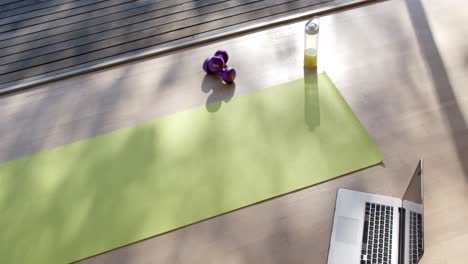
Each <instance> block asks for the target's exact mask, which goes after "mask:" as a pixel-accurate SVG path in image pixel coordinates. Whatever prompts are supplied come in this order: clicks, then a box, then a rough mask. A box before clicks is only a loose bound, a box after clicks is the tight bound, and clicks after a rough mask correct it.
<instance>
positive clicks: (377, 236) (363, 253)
mask: <svg viewBox="0 0 468 264" xmlns="http://www.w3.org/2000/svg"><path fill="white" fill-rule="evenodd" d="M423 178H424V177H423V161H422V159H421V160H420V161H419V163H418V165H417V167H416V170H415V172H414V174H413V177H412V179H411V181H410V183H409V185H408V187H407V189H406V192H405V194H404V196H403V198H402V199H400V198H395V197H389V196H383V195H377V194H371V193H364V192H357V191H351V190H347V189H339V190H338V193H337V198H336V205H335V215H334V218H333V230H332V234H331V240H330V248H329V252H328V264H373V263H378V264H416V263H418V262H419V260H420V259H421V257H422V255H423V253H424V233H423V231H424V214H423V211H424V204H423V194H424V191H423V180H424V179H423Z"/></svg>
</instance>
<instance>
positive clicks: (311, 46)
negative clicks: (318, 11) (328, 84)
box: [304, 17, 320, 69]
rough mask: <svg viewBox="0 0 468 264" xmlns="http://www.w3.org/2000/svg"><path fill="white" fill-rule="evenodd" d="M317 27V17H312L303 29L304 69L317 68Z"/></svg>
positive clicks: (318, 22)
mask: <svg viewBox="0 0 468 264" xmlns="http://www.w3.org/2000/svg"><path fill="white" fill-rule="evenodd" d="M319 25H320V21H319V17H313V18H312V19H311V20H309V21H308V22H307V23H306V25H305V28H304V34H305V36H304V67H306V68H309V69H315V68H316V67H317V54H318V53H317V51H318V36H319Z"/></svg>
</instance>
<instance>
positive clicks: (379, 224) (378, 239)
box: [361, 203, 393, 264]
mask: <svg viewBox="0 0 468 264" xmlns="http://www.w3.org/2000/svg"><path fill="white" fill-rule="evenodd" d="M392 232H393V207H391V206H386V205H382V204H376V203H366V209H365V217H364V233H363V237H362V252H361V264H374V263H378V264H387V263H388V264H389V263H390V262H391V259H392Z"/></svg>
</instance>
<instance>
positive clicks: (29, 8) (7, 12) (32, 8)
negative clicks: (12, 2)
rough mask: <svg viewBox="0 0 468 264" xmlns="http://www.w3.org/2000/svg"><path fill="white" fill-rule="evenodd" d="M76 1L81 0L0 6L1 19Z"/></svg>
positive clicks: (54, 0) (56, 0)
mask: <svg viewBox="0 0 468 264" xmlns="http://www.w3.org/2000/svg"><path fill="white" fill-rule="evenodd" d="M74 1H79V0H49V1H46V2H42V3H36V4H32V5H26V6H20V7H15V8H11V9H7V8H2V7H0V8H1V10H2V12H1V13H0V19H1V18H6V17H10V16H14V15H19V14H23V13H27V12H32V11H37V10H41V9H44V8H48V7H53V6H58V5H63V4H66V3H70V2H74Z"/></svg>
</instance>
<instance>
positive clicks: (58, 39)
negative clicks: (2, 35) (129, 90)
mask: <svg viewBox="0 0 468 264" xmlns="http://www.w3.org/2000/svg"><path fill="white" fill-rule="evenodd" d="M253 2H262V1H261V0H230V1H229V0H225V1H219V0H205V1H203V4H204V5H205V6H199V7H194V6H193V4H192V3H187V4H184V5H177V6H175V7H174V8H170V9H163V10H158V11H156V12H148V13H146V14H143V15H138V16H133V17H130V18H127V19H123V20H118V21H115V22H114V23H110V24H109V23H107V24H102V25H98V26H94V27H87V28H84V29H82V30H78V31H74V32H70V33H68V34H62V35H58V36H53V37H50V38H44V39H41V40H38V41H35V43H34V44H38V43H41V44H42V45H41V46H39V47H38V48H34V47H32V45H31V43H25V44H23V45H18V46H14V47H11V48H9V49H8V52H10V54H3V53H0V58H1V59H0V65H5V64H9V63H13V62H16V61H21V60H25V59H31V58H34V57H38V56H42V55H46V54H50V53H53V52H58V51H64V50H66V49H71V48H74V47H78V46H82V45H85V44H88V43H93V42H96V41H99V40H104V39H110V38H113V37H118V36H123V35H125V34H129V33H132V32H140V31H142V30H146V29H151V28H153V27H155V25H158V26H159V28H164V25H167V24H169V23H173V22H176V21H180V20H183V19H188V18H193V17H199V16H201V15H203V14H208V13H213V12H216V11H220V10H225V9H228V8H233V7H237V6H242V5H245V4H248V3H253ZM262 3H264V4H265V2H262ZM184 10H187V11H184ZM158 32H160V33H164V32H165V31H158ZM54 41H55V43H54ZM122 41H126V40H125V39H122ZM25 47H26V48H28V50H27V51H24V52H21V50H20V51H19V52H18V49H19V48H25Z"/></svg>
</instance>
